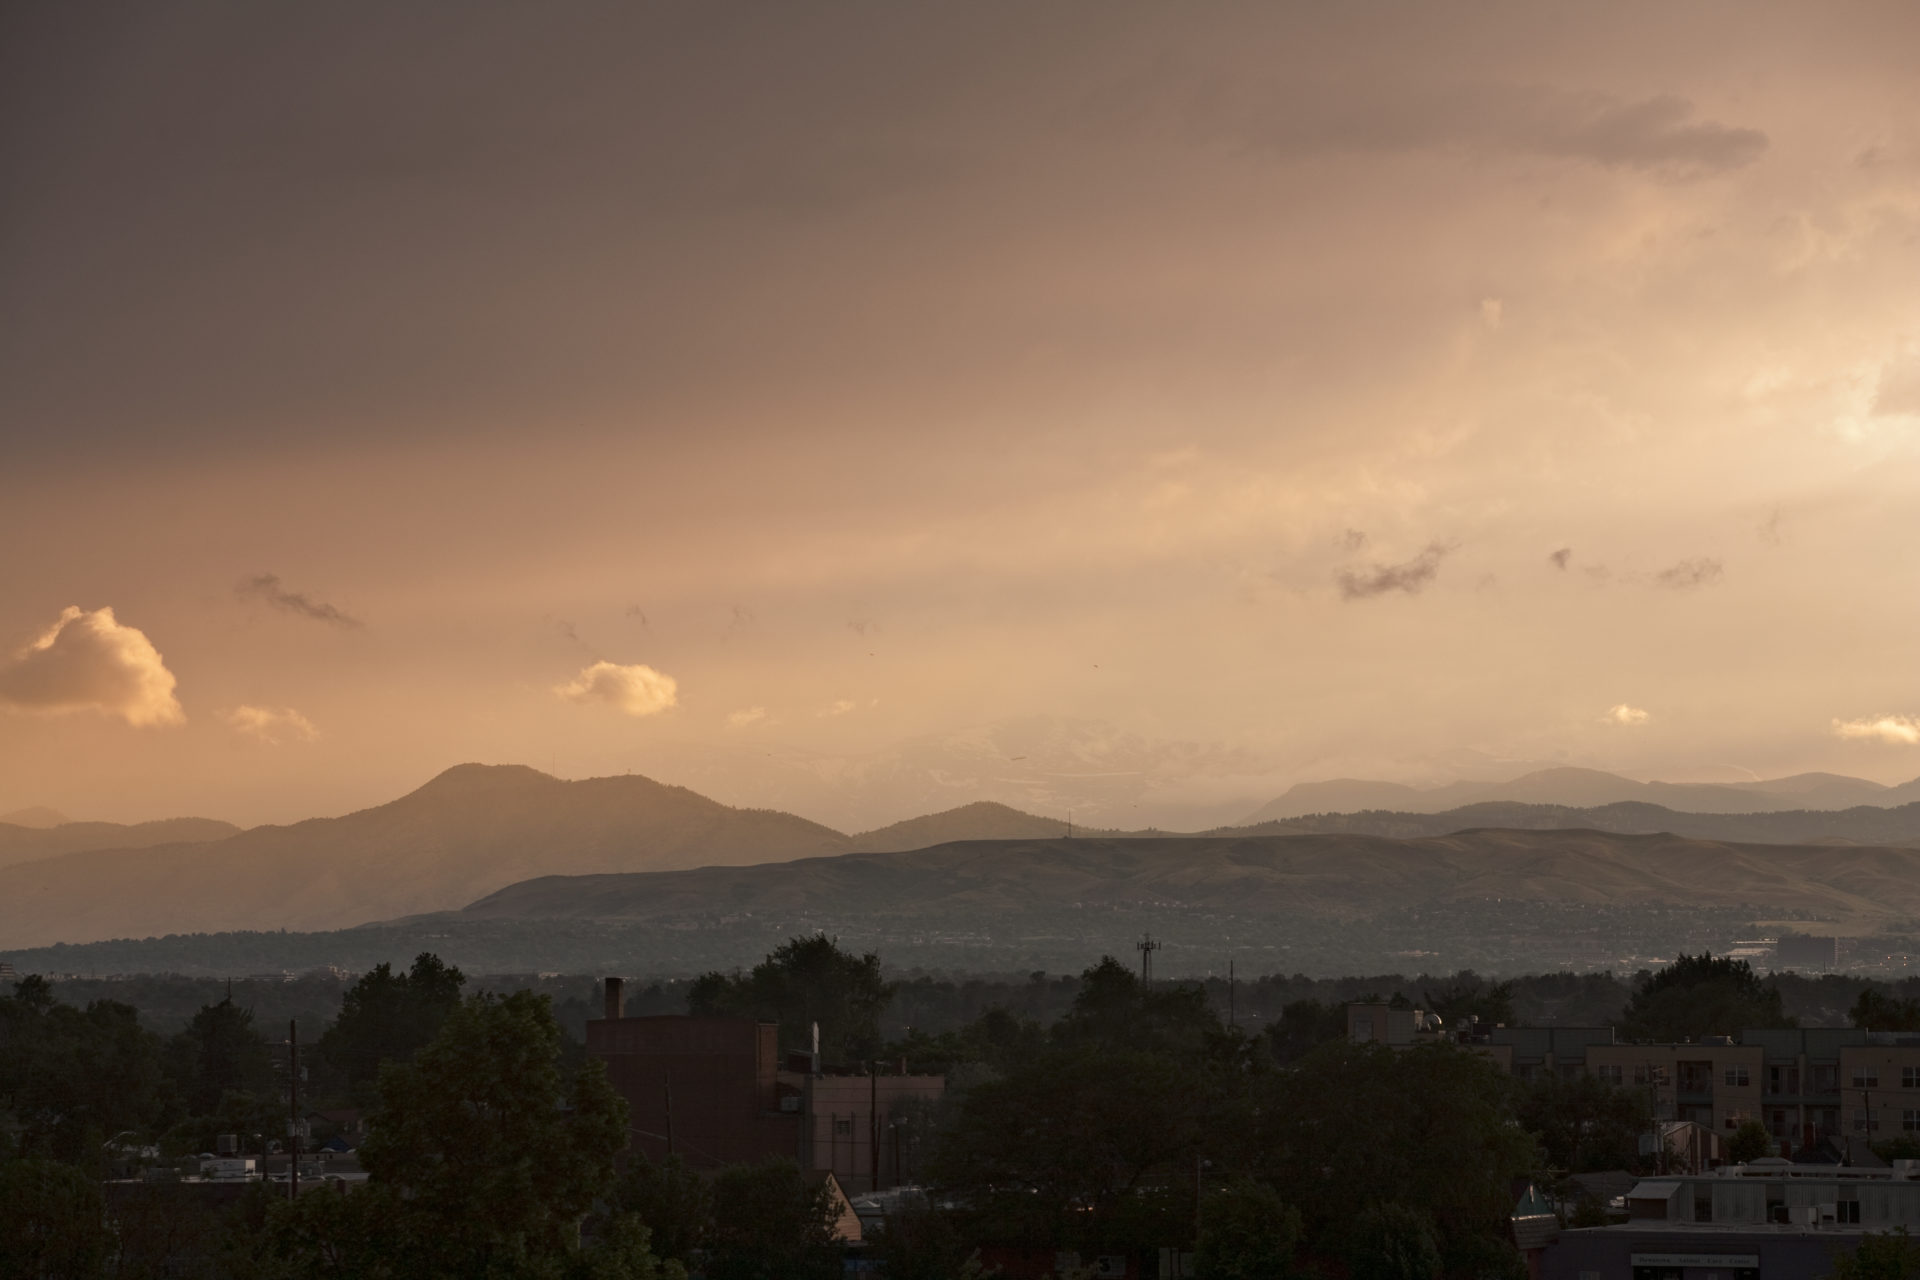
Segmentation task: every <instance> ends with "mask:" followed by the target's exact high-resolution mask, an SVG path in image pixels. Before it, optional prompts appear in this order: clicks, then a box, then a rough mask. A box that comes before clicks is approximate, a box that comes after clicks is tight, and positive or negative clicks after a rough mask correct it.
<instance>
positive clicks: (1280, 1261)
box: [1194, 1178, 1300, 1280]
mask: <svg viewBox="0 0 1920 1280" xmlns="http://www.w3.org/2000/svg"><path fill="white" fill-rule="evenodd" d="M1299 1249H1300V1214H1299V1212H1298V1211H1297V1210H1295V1209H1293V1208H1291V1207H1289V1206H1288V1205H1287V1204H1286V1203H1285V1202H1284V1201H1282V1200H1281V1199H1280V1196H1279V1194H1278V1193H1277V1192H1275V1191H1274V1190H1273V1188H1272V1187H1269V1186H1266V1185H1264V1184H1262V1183H1259V1182H1255V1181H1253V1180H1252V1179H1251V1178H1239V1179H1236V1180H1235V1181H1233V1182H1232V1183H1230V1184H1228V1185H1227V1186H1226V1187H1224V1188H1222V1189H1221V1190H1218V1191H1214V1192H1211V1193H1209V1194H1208V1195H1207V1197H1206V1198H1205V1199H1204V1200H1202V1201H1201V1204H1200V1237H1199V1240H1198V1242H1197V1243H1196V1244H1195V1246H1194V1273H1195V1274H1196V1275H1197V1276H1199V1277H1200V1280H1287V1277H1289V1276H1292V1275H1293V1274H1294V1273H1295V1266H1294V1258H1295V1255H1296V1254H1297V1253H1298V1252H1299Z"/></svg>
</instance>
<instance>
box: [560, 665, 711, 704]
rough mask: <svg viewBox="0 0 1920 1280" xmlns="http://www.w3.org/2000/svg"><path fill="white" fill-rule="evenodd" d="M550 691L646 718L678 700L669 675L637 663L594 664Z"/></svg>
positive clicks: (575, 699) (574, 700) (672, 680)
mask: <svg viewBox="0 0 1920 1280" xmlns="http://www.w3.org/2000/svg"><path fill="white" fill-rule="evenodd" d="M553 691H554V693H556V694H558V695H559V696H560V697H562V698H565V699H567V701H569V702H605V703H608V704H610V705H612V706H614V707H617V708H619V709H620V710H621V711H623V712H625V713H626V714H627V715H630V716H650V715H657V714H658V713H660V712H662V711H665V710H666V709H667V708H668V707H671V706H673V705H674V703H675V702H677V701H678V700H679V693H680V685H679V683H678V682H677V681H676V680H674V678H673V677H672V676H669V675H663V674H661V673H660V672H658V671H655V670H654V669H653V668H652V667H649V666H644V665H642V664H640V663H634V664H633V665H632V666H621V665H620V664H619V663H616V662H596V663H594V664H593V665H592V666H590V667H585V668H582V669H581V672H580V674H579V675H577V676H575V677H574V678H573V679H572V680H570V681H568V682H567V683H566V684H558V685H555V686H554V687H553Z"/></svg>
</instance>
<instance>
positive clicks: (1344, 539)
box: [1340, 529, 1368, 551]
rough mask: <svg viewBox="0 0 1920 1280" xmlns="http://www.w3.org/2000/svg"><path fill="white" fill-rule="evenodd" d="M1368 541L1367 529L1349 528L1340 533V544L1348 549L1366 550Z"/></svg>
mask: <svg viewBox="0 0 1920 1280" xmlns="http://www.w3.org/2000/svg"><path fill="white" fill-rule="evenodd" d="M1367 541H1368V539H1367V531H1366V530H1365V529H1348V530H1347V531H1346V532H1344V533H1342V534H1341V535H1340V545H1341V547H1342V548H1344V549H1345V550H1348V551H1365V550H1366V549H1367Z"/></svg>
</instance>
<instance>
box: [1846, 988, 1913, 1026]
mask: <svg viewBox="0 0 1920 1280" xmlns="http://www.w3.org/2000/svg"><path fill="white" fill-rule="evenodd" d="M1847 1017H1848V1019H1849V1020H1851V1021H1852V1023H1853V1025H1854V1026H1856V1027H1860V1028H1861V1029H1863V1030H1873V1031H1920V1000H1902V999H1900V998H1899V997H1897V996H1886V995H1881V994H1880V993H1879V992H1878V991H1875V990H1874V989H1873V988H1872V987H1866V988H1863V989H1862V990H1861V992H1860V998H1859V999H1858V1000H1855V1001H1854V1002H1853V1008H1851V1009H1849V1010H1848V1011H1847Z"/></svg>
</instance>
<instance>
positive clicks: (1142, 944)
mask: <svg viewBox="0 0 1920 1280" xmlns="http://www.w3.org/2000/svg"><path fill="white" fill-rule="evenodd" d="M1160 946H1161V944H1160V943H1158V942H1155V941H1154V940H1153V935H1152V934H1150V933H1149V934H1143V935H1142V936H1141V938H1140V941H1138V942H1136V943H1134V944H1133V949H1134V950H1135V951H1138V952H1139V953H1140V981H1141V982H1143V983H1147V982H1152V981H1153V953H1154V952H1156V951H1158V950H1159V949H1160Z"/></svg>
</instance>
